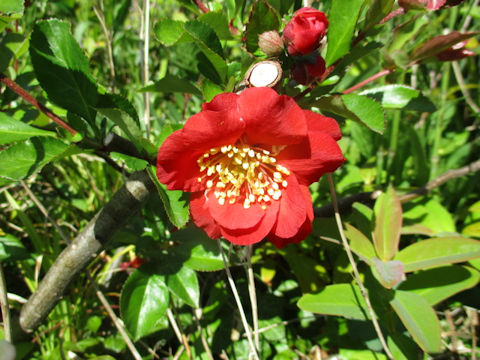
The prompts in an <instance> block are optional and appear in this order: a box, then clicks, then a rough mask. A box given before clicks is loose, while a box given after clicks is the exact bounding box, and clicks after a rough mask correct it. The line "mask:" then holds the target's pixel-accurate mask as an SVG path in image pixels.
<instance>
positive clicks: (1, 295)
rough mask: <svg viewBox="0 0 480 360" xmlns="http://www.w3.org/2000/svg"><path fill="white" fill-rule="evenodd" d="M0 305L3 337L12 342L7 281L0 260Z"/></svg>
mask: <svg viewBox="0 0 480 360" xmlns="http://www.w3.org/2000/svg"><path fill="white" fill-rule="evenodd" d="M0 306H1V308H2V317H3V332H4V338H5V340H6V341H8V342H9V343H11V342H12V329H11V327H10V309H9V307H8V296H7V282H6V281H5V275H4V273H3V267H2V263H1V262H0Z"/></svg>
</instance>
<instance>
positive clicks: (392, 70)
mask: <svg viewBox="0 0 480 360" xmlns="http://www.w3.org/2000/svg"><path fill="white" fill-rule="evenodd" d="M394 71H395V69H384V70H382V71H379V72H378V73H376V74H375V75H372V76H370V77H369V78H368V79H365V80H363V81H361V82H359V83H358V84H356V85H354V86H352V87H351V88H348V89H347V90H345V91H343V93H344V94H350V93H351V92H353V91H355V90H357V89H359V88H361V87H363V86H364V85H366V84H368V83H370V82H372V81H374V80H377V79H378V78H381V77H382V76H386V75H388V74H391V73H392V72H394Z"/></svg>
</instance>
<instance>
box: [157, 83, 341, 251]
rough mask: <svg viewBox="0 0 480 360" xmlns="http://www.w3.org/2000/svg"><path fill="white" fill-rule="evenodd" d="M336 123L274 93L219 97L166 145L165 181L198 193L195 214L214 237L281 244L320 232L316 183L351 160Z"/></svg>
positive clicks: (160, 164) (160, 170)
mask: <svg viewBox="0 0 480 360" xmlns="http://www.w3.org/2000/svg"><path fill="white" fill-rule="evenodd" d="M340 137H341V134H340V129H339V127H338V124H337V123H336V121H335V120H334V119H332V118H328V117H325V116H322V115H319V114H316V113H314V112H311V111H308V110H302V109H301V108H300V107H299V106H298V105H297V104H296V102H295V101H294V100H293V99H292V98H291V97H289V96H286V95H282V96H280V95H278V94H277V93H276V92H275V91H274V90H272V89H270V88H250V89H246V90H244V91H243V92H242V93H241V94H240V95H237V94H233V93H225V94H220V95H217V96H216V97H215V98H214V99H213V100H212V101H211V102H209V103H205V104H203V106H202V111H201V112H199V113H198V114H196V115H193V116H192V117H191V118H189V119H188V120H187V122H186V123H185V126H184V127H183V129H181V130H178V131H175V132H174V133H173V134H171V135H170V136H169V137H168V138H167V139H166V140H165V142H164V143H163V144H162V146H161V147H160V150H159V152H158V157H157V177H158V179H159V180H160V182H162V183H164V184H166V185H167V188H168V189H170V190H183V191H188V192H191V193H192V194H191V197H190V213H191V216H192V218H193V221H194V222H195V224H196V225H197V226H199V227H201V228H203V229H204V230H205V232H206V233H207V234H208V235H209V236H210V237H211V238H219V237H221V236H223V237H225V238H226V239H227V240H229V241H230V242H232V243H234V244H238V245H250V244H254V243H256V242H259V241H261V240H262V239H264V238H265V237H266V238H268V239H269V240H270V241H271V242H273V243H274V244H275V245H276V246H277V247H283V246H285V245H287V244H289V243H292V242H300V241H301V240H303V239H304V238H305V237H306V236H307V235H308V234H309V233H310V232H311V229H312V219H313V208H312V200H311V197H310V193H309V190H308V188H307V186H308V185H310V184H311V183H313V182H315V181H317V180H318V179H319V178H320V176H322V175H323V174H324V173H326V172H332V171H334V170H335V169H337V168H338V167H339V166H340V165H341V164H342V163H343V162H344V161H345V159H344V158H343V155H342V152H341V150H340V148H339V147H338V145H337V142H336V141H337V140H338V139H340Z"/></svg>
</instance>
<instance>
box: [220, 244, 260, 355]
mask: <svg viewBox="0 0 480 360" xmlns="http://www.w3.org/2000/svg"><path fill="white" fill-rule="evenodd" d="M217 243H218V248H219V249H220V253H221V254H222V259H223V264H224V266H225V272H226V273H227V278H228V283H229V284H230V288H231V289H232V293H233V297H234V298H235V301H236V303H237V308H238V311H239V312H240V318H241V319H242V324H243V327H244V329H245V333H246V334H247V339H248V344H249V345H250V352H251V354H253V358H254V359H255V360H258V359H259V358H258V354H257V350H256V349H255V344H254V343H253V340H252V333H251V331H250V327H249V326H248V322H247V317H246V316H245V311H244V310H243V306H242V302H241V301H240V297H239V296H238V291H237V287H236V286H235V282H234V281H233V277H232V274H231V273H230V269H229V268H228V264H227V258H226V257H225V252H224V251H223V248H222V244H221V242H220V239H218V240H217Z"/></svg>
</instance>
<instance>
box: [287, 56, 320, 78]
mask: <svg viewBox="0 0 480 360" xmlns="http://www.w3.org/2000/svg"><path fill="white" fill-rule="evenodd" d="M324 72H325V60H323V58H322V57H321V56H320V55H317V57H316V58H315V62H314V63H311V62H303V63H300V62H299V63H296V64H295V65H294V67H293V69H292V78H293V79H294V80H295V81H296V82H298V83H299V84H302V85H307V84H310V83H311V82H312V81H314V80H315V79H316V78H320V77H321V76H322V75H323V73H324Z"/></svg>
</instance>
